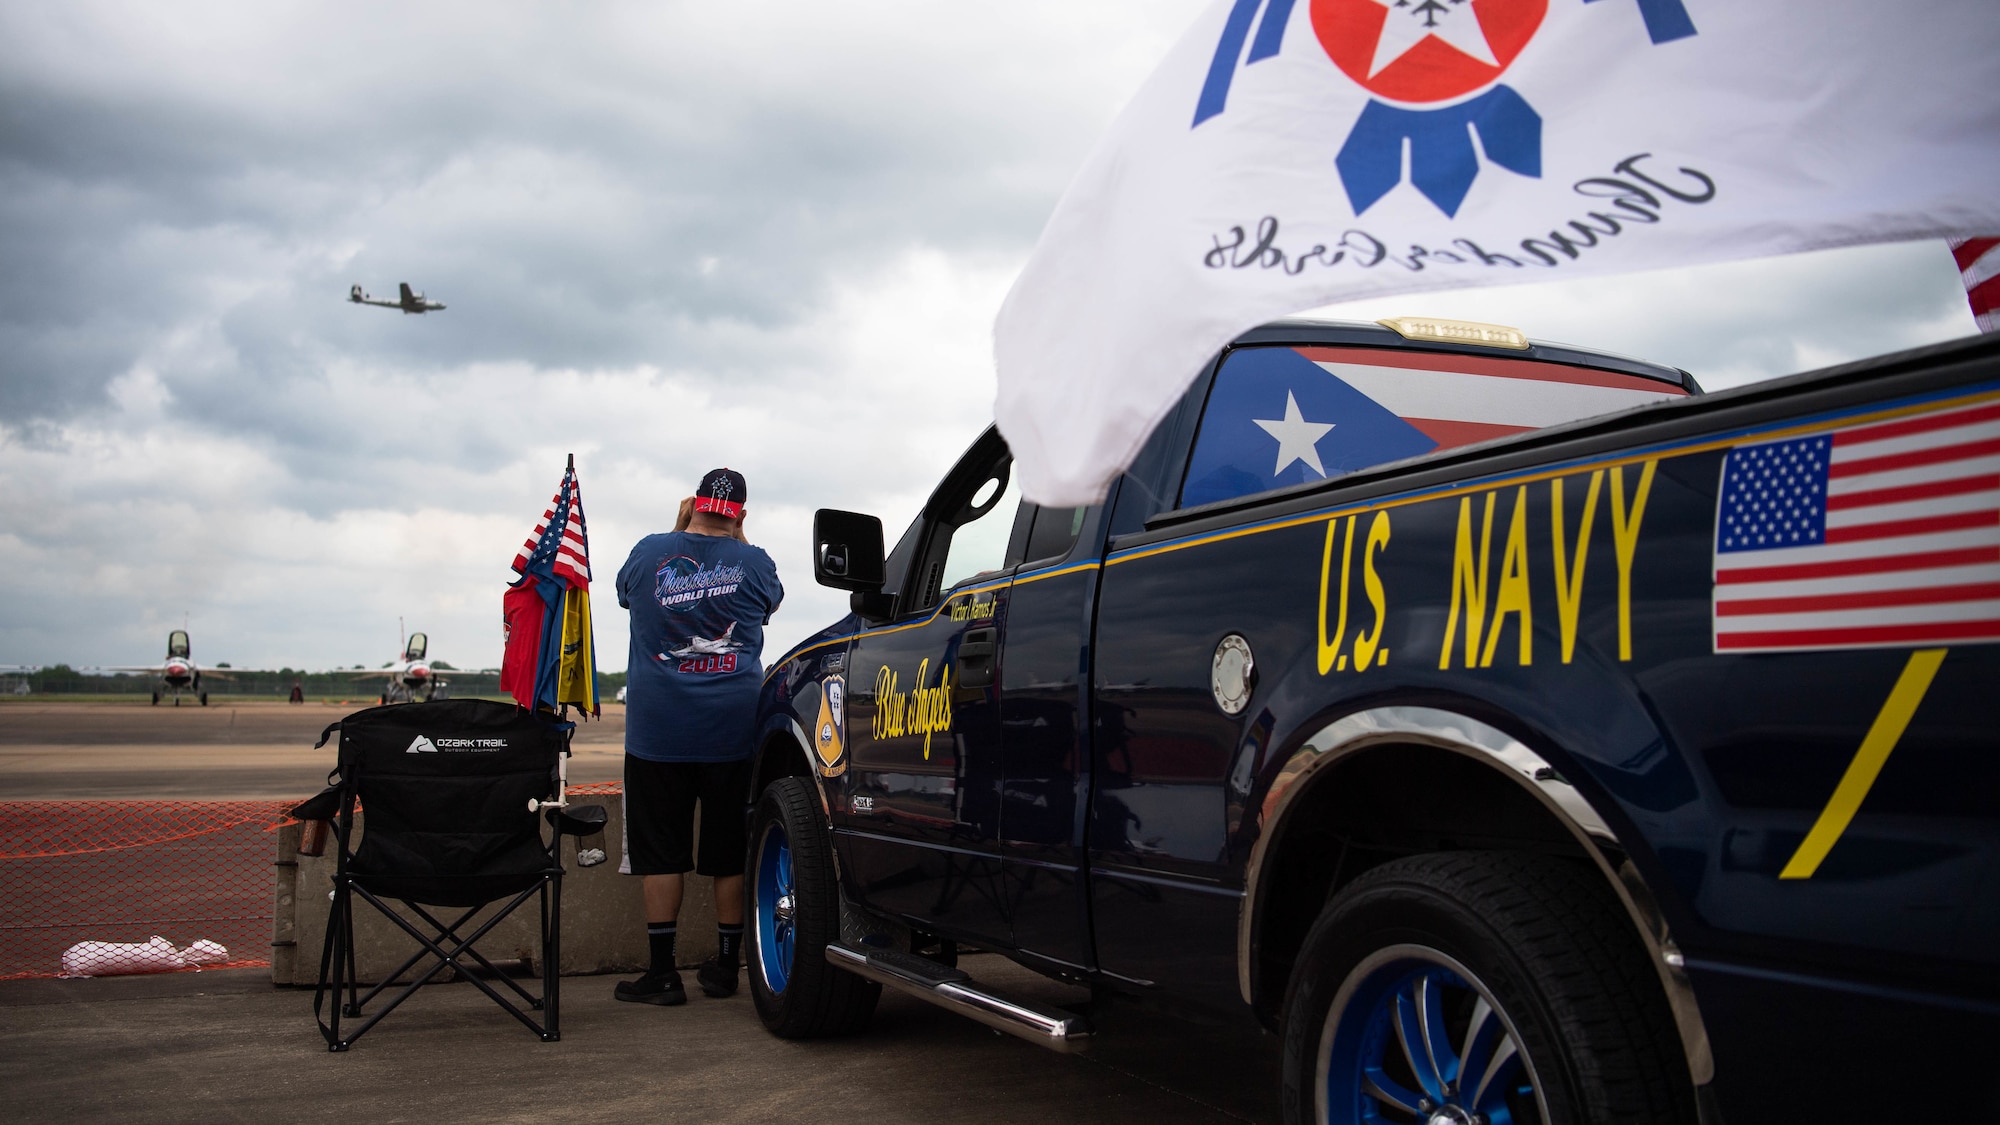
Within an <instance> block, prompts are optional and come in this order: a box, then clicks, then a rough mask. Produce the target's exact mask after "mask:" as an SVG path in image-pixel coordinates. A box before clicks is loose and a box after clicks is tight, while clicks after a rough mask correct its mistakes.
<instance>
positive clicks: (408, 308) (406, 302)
mask: <svg viewBox="0 0 2000 1125" xmlns="http://www.w3.org/2000/svg"><path fill="white" fill-rule="evenodd" d="M400 287H401V289H402V291H403V292H402V298H401V299H400V300H395V301H383V300H377V299H376V298H374V297H370V296H369V295H368V294H366V293H363V292H362V291H361V287H360V286H359V285H356V286H354V287H352V288H350V289H349V290H348V291H347V299H348V300H350V301H352V302H354V303H355V304H357V305H380V306H382V307H383V308H385V309H402V310H403V311H404V312H406V313H427V312H436V311H438V310H439V309H442V308H444V302H443V301H433V300H431V299H430V298H428V297H425V296H424V295H423V294H422V293H417V292H414V291H412V290H411V289H410V283H409V282H407V281H405V282H402V283H401V286H400Z"/></svg>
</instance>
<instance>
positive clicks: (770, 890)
mask: <svg viewBox="0 0 2000 1125" xmlns="http://www.w3.org/2000/svg"><path fill="white" fill-rule="evenodd" d="M753 894H754V895H755V896H756V897H755V911H754V917H755V918H756V921H757V933H756V942H757V972H758V974H759V975H760V976H761V977H762V978H763V981H764V987H765V989H766V990H768V991H769V992H770V993H771V994H772V995H773V996H776V995H780V994H782V993H783V992H784V991H785V985H786V984H788V983H789V982H790V981H791V976H792V955H793V952H794V951H795V949H796V948H797V944H798V928H797V921H798V912H797V904H798V898H797V888H796V886H795V885H794V881H793V870H792V848H791V841H790V840H789V839H788V838H787V837H786V836H785V830H784V828H783V827H781V826H779V825H777V824H772V825H770V826H769V827H767V828H765V829H764V835H763V836H762V837H761V838H760V839H759V840H758V842H757V869H756V882H755V885H754V891H753Z"/></svg>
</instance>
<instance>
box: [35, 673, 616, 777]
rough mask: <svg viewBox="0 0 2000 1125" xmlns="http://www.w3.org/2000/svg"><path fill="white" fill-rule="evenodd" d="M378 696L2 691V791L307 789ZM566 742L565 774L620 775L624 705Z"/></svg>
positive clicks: (582, 725)
mask: <svg viewBox="0 0 2000 1125" xmlns="http://www.w3.org/2000/svg"><path fill="white" fill-rule="evenodd" d="M372 703H373V701H372V700H369V701H367V702H356V703H341V704H335V703H326V702H312V703H303V704H301V703H284V702H278V701H264V700H240V699H235V698H232V697H229V696H216V697H214V698H213V699H212V700H211V702H210V704H209V706H207V707H199V706H189V705H183V706H181V707H165V706H163V707H154V706H150V705H149V704H148V703H147V701H146V700H145V699H144V698H143V697H141V698H139V699H138V700H137V702H120V703H84V702H69V701H63V702H47V701H42V700H23V701H18V702H17V701H12V700H6V699H4V698H0V800H8V801H23V800H132V799H148V798H150V799H164V800H179V801H222V800H267V799H277V800H285V799H291V798H297V799H299V800H304V799H305V798H307V797H310V796H312V795H313V794H315V793H317V792H319V791H320V790H321V789H322V788H324V787H325V785H326V775H327V771H329V770H331V769H332V768H333V766H334V759H335V749H334V742H333V740H332V739H329V740H328V741H327V744H326V745H325V746H322V747H320V748H319V749H317V750H315V749H313V743H315V742H317V741H319V735H320V732H321V731H322V730H324V729H326V726H327V724H329V723H332V722H335V721H337V720H339V719H340V718H341V716H343V715H347V714H350V713H352V712H354V711H358V710H361V709H363V708H364V707H366V706H369V705H371V704H372ZM336 737H337V735H336ZM571 748H572V750H573V751H574V753H573V756H572V757H571V759H570V764H569V780H570V784H572V785H586V784H591V783H595V782H603V781H619V780H622V778H623V770H624V754H625V708H624V706H623V705H622V704H617V703H611V702H606V703H605V704H604V717H603V718H601V719H585V720H582V721H580V722H578V724H577V730H576V736H575V739H574V740H573V742H572V743H571Z"/></svg>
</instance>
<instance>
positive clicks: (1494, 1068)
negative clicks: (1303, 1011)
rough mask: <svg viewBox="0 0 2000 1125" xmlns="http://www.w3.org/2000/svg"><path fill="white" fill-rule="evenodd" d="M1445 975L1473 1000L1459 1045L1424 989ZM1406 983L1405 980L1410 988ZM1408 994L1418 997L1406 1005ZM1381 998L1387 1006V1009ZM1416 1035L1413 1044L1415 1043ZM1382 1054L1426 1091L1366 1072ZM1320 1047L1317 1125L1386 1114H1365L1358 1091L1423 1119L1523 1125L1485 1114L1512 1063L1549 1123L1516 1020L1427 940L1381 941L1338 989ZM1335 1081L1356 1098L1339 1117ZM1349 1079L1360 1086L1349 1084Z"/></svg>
mask: <svg viewBox="0 0 2000 1125" xmlns="http://www.w3.org/2000/svg"><path fill="white" fill-rule="evenodd" d="M1443 974H1448V975H1449V977H1452V978H1456V981H1455V982H1453V983H1455V984H1456V985H1457V986H1458V987H1461V988H1464V989H1466V990H1468V991H1470V992H1471V993H1472V994H1473V995H1474V996H1475V997H1476V1000H1475V1001H1474V1004H1473V1009H1472V1013H1471V1015H1470V1017H1469V1018H1468V1019H1467V1020H1466V1027H1465V1029H1464V1033H1463V1034H1462V1035H1459V1036H1457V1037H1456V1038H1457V1042H1453V1038H1454V1037H1453V1036H1452V1035H1451V1034H1450V1032H1449V1029H1448V1028H1446V1027H1444V1026H1443V1025H1442V1023H1440V1022H1439V1021H1438V1020H1437V1018H1436V1017H1437V1014H1438V1012H1439V1011H1440V1009H1441V1002H1440V999H1439V997H1438V996H1437V995H1436V994H1435V993H1434V992H1430V991H1426V990H1427V989H1434V988H1435V987H1436V986H1437V985H1438V984H1439V983H1442V982H1443V981H1444V977H1443ZM1406 986H1409V987H1408V990H1407V991H1406ZM1412 999H1413V1000H1414V1002H1413V1003H1411V1002H1409V1001H1410V1000H1412ZM1383 1001H1387V1002H1388V1004H1389V1005H1390V1006H1391V1007H1390V1008H1388V1009H1385V1008H1383V1007H1382V1006H1381V1004H1382V1002H1383ZM1399 1002H1400V1003H1399ZM1357 1005H1359V1007H1357ZM1350 1009H1353V1010H1352V1011H1350ZM1385 1024H1386V1025H1388V1027H1387V1028H1386V1029H1385V1028H1384V1026H1383V1025H1385ZM1385 1030H1386V1031H1393V1033H1394V1040H1395V1041H1394V1043H1393V1044H1391V1043H1387V1042H1386V1041H1385V1038H1386V1036H1385ZM1412 1037H1414V1038H1415V1039H1416V1040H1417V1042H1415V1043H1413V1042H1411V1038H1412ZM1377 1050H1381V1051H1383V1052H1384V1053H1385V1054H1386V1053H1388V1052H1395V1053H1399V1054H1400V1055H1401V1056H1402V1057H1403V1058H1404V1060H1406V1061H1407V1063H1408V1065H1409V1067H1410V1068H1411V1070H1412V1071H1413V1072H1414V1074H1415V1075H1416V1077H1417V1078H1418V1084H1419V1085H1420V1086H1422V1087H1424V1088H1423V1089H1422V1090H1421V1091H1410V1090H1408V1089H1405V1088H1403V1087H1401V1086H1400V1084H1397V1083H1395V1082H1393V1081H1390V1080H1388V1079H1386V1078H1384V1077H1382V1076H1381V1075H1380V1073H1379V1071H1380V1068H1379V1067H1377V1068H1375V1069H1376V1073H1375V1074H1370V1073H1369V1063H1370V1062H1371V1061H1373V1056H1374V1055H1375V1052H1376V1051H1377ZM1315 1051H1316V1057H1315V1059H1314V1065H1313V1100H1314V1106H1313V1114H1314V1118H1315V1119H1316V1120H1317V1121H1318V1122H1319V1123H1320V1125H1347V1123H1348V1122H1350V1121H1359V1122H1379V1121H1386V1120H1389V1119H1388V1118H1384V1117H1383V1116H1381V1115H1380V1114H1379V1113H1374V1112H1367V1111H1364V1110H1363V1109H1362V1107H1361V1103H1360V1102H1359V1096H1366V1097H1368V1098H1371V1099H1373V1100H1375V1101H1377V1102H1379V1103H1380V1104H1382V1105H1386V1106H1394V1107H1397V1108H1400V1109H1401V1110H1402V1111H1403V1112H1404V1113H1406V1114H1409V1115H1412V1116H1414V1117H1415V1119H1416V1120H1417V1121H1419V1122H1422V1123H1424V1125H1525V1123H1523V1122H1520V1121H1519V1120H1517V1119H1516V1118H1514V1117H1513V1116H1512V1115H1511V1113H1505V1112H1503V1113H1501V1114H1497V1115H1496V1114H1492V1113H1491V1112H1482V1107H1484V1108H1485V1109H1487V1110H1490V1107H1491V1106H1492V1105H1493V1103H1494V1101H1495V1100H1496V1096H1497V1095H1501V1094H1503V1093H1504V1091H1503V1090H1501V1089H1499V1088H1496V1087H1495V1085H1494V1083H1496V1082H1504V1081H1506V1075H1507V1074H1508V1072H1509V1071H1510V1069H1511V1068H1512V1067H1513V1066H1516V1065H1517V1066H1518V1068H1519V1071H1520V1073H1521V1074H1522V1075H1523V1076H1524V1078H1525V1081H1526V1083H1527V1085H1528V1086H1529V1087H1530V1088H1531V1089H1532V1090H1533V1093H1534V1106H1535V1112H1536V1114H1537V1116H1538V1117H1539V1118H1540V1120H1541V1121H1543V1122H1546V1121H1547V1120H1548V1119H1549V1111H1548V1103H1547V1101H1546V1099H1545V1098H1544V1096H1543V1092H1542V1083H1541V1079H1540V1076H1539V1074H1538V1073H1537V1071H1536V1069H1535V1063H1534V1059H1533V1058H1531V1057H1530V1056H1529V1054H1528V1052H1527V1050H1526V1048H1525V1047H1524V1046H1523V1045H1522V1043H1521V1036H1520V1032H1519V1030H1518V1029H1516V1028H1515V1026H1514V1022H1513V1019H1512V1018H1511V1017H1509V1016H1508V1014H1507V1012H1506V1010H1505V1009H1504V1008H1502V1007H1501V1006H1500V1005H1499V1004H1498V1003H1497V1002H1496V1001H1495V1000H1494V998H1493V993H1492V991H1491V990H1490V989H1488V988H1487V987H1486V984H1485V982H1483V981H1481V980H1480V979H1479V977H1478V976H1477V975H1476V974H1474V973H1473V972H1472V970H1470V969H1468V968H1466V967H1465V966H1464V965H1463V964H1461V963H1460V962H1459V961H1458V960H1456V959H1455V958H1453V957H1451V956H1449V955H1447V954H1445V953H1443V952H1440V951H1439V950H1436V949H1433V948H1431V947H1429V946H1424V945H1414V944H1404V945H1391V946H1385V947H1383V948H1382V949H1378V950H1376V951H1375V952H1374V953H1371V954H1369V955H1368V956H1367V957H1366V958H1364V959H1363V960H1362V961H1361V963H1360V964H1358V965H1356V966H1355V967H1354V968H1353V969H1352V970H1351V971H1350V972H1349V973H1348V974H1347V978H1346V979H1345V980H1343V981H1341V983H1340V989H1339V991H1338V992H1336V993H1335V994H1334V998H1333V1003H1332V1005H1331V1006H1329V1007H1328V1009H1327V1014H1326V1020H1325V1022H1324V1023H1322V1024H1321V1026H1320V1034H1319V1040H1318V1043H1317V1045H1316V1048H1315ZM1336 1053H1338V1054H1339V1055H1340V1056H1341V1059H1340V1063H1339V1065H1340V1066H1341V1068H1342V1072H1341V1073H1339V1074H1338V1075H1337V1074H1336V1072H1335V1066H1336V1062H1335V1055H1336ZM1440 1056H1444V1057H1442V1058H1441V1057H1440ZM1468 1057H1470V1058H1472V1059H1473V1060H1474V1064H1475V1065H1474V1067H1473V1068H1472V1069H1475V1070H1478V1071H1479V1072H1480V1074H1479V1076H1478V1077H1477V1078H1475V1079H1473V1080H1472V1085H1473V1089H1472V1090H1471V1091H1470V1092H1469V1094H1468V1092H1467V1091H1465V1089H1464V1082H1463V1081H1462V1080H1461V1079H1462V1077H1463V1076H1462V1075H1460V1073H1459V1068H1460V1067H1461V1066H1462V1065H1463V1064H1464V1062H1465V1060H1466V1059H1467V1058H1468ZM1481 1064H1483V1065H1481ZM1350 1067H1352V1068H1354V1073H1352V1074H1349V1073H1346V1071H1347V1069H1348V1068H1350ZM1336 1081H1338V1082H1339V1084H1340V1085H1341V1087H1342V1088H1341V1091H1340V1096H1342V1097H1343V1098H1344V1097H1345V1096H1347V1095H1349V1094H1355V1095H1357V1104H1356V1107H1355V1108H1353V1109H1350V1108H1348V1107H1345V1106H1343V1107H1342V1112H1341V1115H1340V1116H1338V1117H1335V1116H1332V1115H1331V1111H1332V1109H1333V1106H1332V1105H1331V1102H1332V1101H1333V1099H1334V1097H1335V1096H1336V1090H1335V1082H1336ZM1350 1082H1352V1083H1353V1084H1354V1086H1355V1087H1356V1089H1354V1090H1349V1089H1347V1084H1348V1083H1350Z"/></svg>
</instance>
